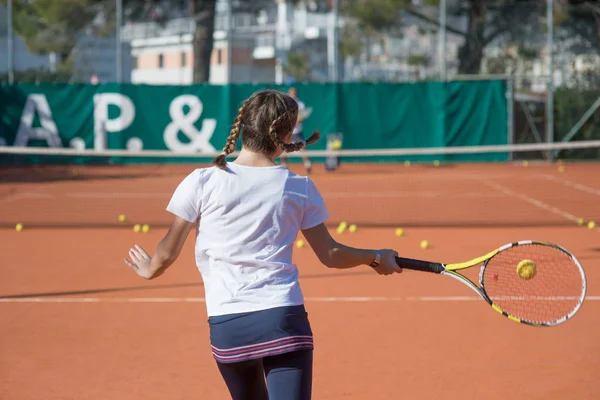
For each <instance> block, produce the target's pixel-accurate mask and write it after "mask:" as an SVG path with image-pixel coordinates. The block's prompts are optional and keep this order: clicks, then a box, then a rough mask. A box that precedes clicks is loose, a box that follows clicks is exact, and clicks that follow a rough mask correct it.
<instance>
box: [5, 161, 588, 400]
mask: <svg viewBox="0 0 600 400" xmlns="http://www.w3.org/2000/svg"><path fill="white" fill-rule="evenodd" d="M191 168H192V167H190V166H173V167H161V166H156V167H142V166H140V167H129V168H118V167H106V168H82V167H78V169H77V172H73V169H72V168H71V167H69V168H62V169H60V168H58V169H57V168H54V169H53V168H49V167H48V168H40V169H36V170H30V169H27V170H14V169H12V170H5V171H3V172H2V173H0V177H2V181H0V226H1V227H0V249H1V252H0V273H1V274H0V277H1V279H0V320H1V321H2V323H1V324H0V354H1V356H0V399H2V400H29V399H32V400H33V399H35V400H39V399H44V400H58V399H60V400H67V399H77V400H79V399H86V400H113V399H114V400H123V399H127V400H136V399H140V400H141V399H143V400H154V399H156V400H158V399H160V400H164V399H169V400H174V399H209V400H212V399H215V400H218V399H227V398H228V393H227V391H226V388H225V385H224V384H223V382H222V380H221V378H220V375H219V374H218V371H217V368H216V367H215V364H214V361H213V358H212V356H211V353H210V347H209V340H208V327H207V323H206V319H207V315H206V311H205V305H204V303H203V296H204V292H203V287H202V280H201V278H200V274H199V273H198V271H197V269H196V266H195V265H194V258H193V238H192V237H190V238H189V240H188V241H187V243H186V246H185V248H184V250H183V253H182V255H181V256H180V258H179V259H178V260H177V262H176V263H175V264H174V265H173V266H172V267H171V269H170V270H168V271H167V273H166V274H165V275H164V276H162V277H161V278H159V279H157V280H154V281H145V280H143V279H142V278H139V277H138V276H137V275H135V274H134V273H133V272H132V271H131V270H130V269H129V268H128V267H127V266H126V265H125V264H124V263H123V258H124V257H125V256H126V255H127V250H128V249H129V247H131V246H132V245H133V244H135V243H139V244H141V245H142V246H144V247H145V248H146V249H148V250H150V251H152V250H153V249H154V246H155V245H156V244H157V242H158V241H159V240H160V239H161V238H162V236H163V235H164V234H165V232H166V227H167V226H168V224H169V222H170V216H169V215H168V214H167V213H166V212H165V211H164V207H165V205H166V202H167V201H168V199H169V196H170V194H171V193H172V191H173V189H174V188H175V186H176V185H177V184H178V183H179V181H181V179H183V177H184V176H185V174H186V173H187V172H190V171H191ZM293 169H294V170H296V171H297V172H299V173H303V171H302V169H301V167H298V166H293ZM599 173H600V165H599V164H577V165H570V164H568V165H567V167H566V170H565V172H562V173H559V172H558V170H557V166H556V165H531V164H530V166H529V167H528V168H527V169H525V168H523V167H521V166H520V165H507V164H505V165H460V166H448V167H444V166H441V167H439V168H433V167H428V166H416V165H414V166H412V167H410V168H408V169H406V168H404V167H403V166H402V165H394V166H386V165H343V166H342V168H341V169H340V170H339V171H337V172H336V173H333V174H331V173H329V174H328V173H325V172H324V171H323V170H322V168H321V166H316V172H315V173H314V175H313V177H312V178H313V179H314V181H315V182H316V184H317V186H318V187H319V188H320V189H321V191H322V193H323V195H324V197H325V200H326V202H327V205H328V207H329V209H330V213H331V227H332V232H333V233H334V235H336V237H337V238H338V239H339V240H340V241H341V242H343V243H345V244H349V245H354V246H360V247H367V248H372V247H387V248H393V249H396V250H398V251H399V252H400V254H401V255H403V256H406V257H412V258H424V259H432V260H439V261H443V262H457V261H465V260H467V259H470V258H473V257H476V256H479V255H481V254H483V253H485V252H487V251H489V250H491V249H493V248H495V247H497V246H498V245H501V244H504V243H506V242H510V241H514V240H520V239H539V240H547V241H551V242H555V243H559V244H561V245H563V246H565V247H566V248H567V249H569V250H571V251H572V252H574V253H575V254H576V255H577V256H578V258H579V259H580V261H581V262H582V264H583V266H584V268H585V269H586V273H587V278H588V296H589V297H588V299H587V300H586V302H585V303H584V305H583V307H582V309H581V311H580V312H579V313H578V314H577V315H576V316H575V318H573V320H571V321H568V322H567V323H565V324H563V325H560V326H557V327H553V328H532V327H528V326H523V325H519V324H516V323H514V322H512V321H509V320H507V319H506V318H504V317H502V316H500V315H499V314H497V313H496V312H494V311H493V310H492V309H491V308H490V307H489V306H488V305H487V304H486V303H485V302H484V301H483V300H479V299H477V298H476V297H475V296H476V295H475V293H474V292H472V291H471V290H470V289H469V288H467V287H466V286H464V285H462V284H461V283H459V282H457V281H455V280H452V279H449V278H447V277H443V276H434V275H429V274H424V273H418V272H412V271H405V272H404V273H403V274H401V275H393V276H389V277H382V276H378V275H376V274H375V273H374V272H373V271H371V270H370V268H369V267H358V268H355V269H352V270H347V271H334V270H328V269H326V268H325V267H323V266H321V265H320V264H319V262H318V260H317V259H316V257H315V256H314V254H313V253H312V251H311V249H310V247H308V246H307V247H304V248H302V249H296V250H295V255H294V260H295V262H296V263H297V264H298V266H299V268H300V271H301V272H300V274H301V282H302V287H303V290H304V294H305V296H306V307H307V310H308V312H309V317H310V320H311V324H312V327H313V331H314V335H315V366H314V385H313V394H314V395H313V398H314V399H369V400H371V399H377V400H383V399H394V400H396V399H442V400H445V399H461V400H471V399H473V400H475V399H478V400H479V399H486V400H494V399H498V400H508V399H511V400H519V399H523V400H525V399H526V400H537V399H540V400H541V399H544V400H558V399H560V400H564V399H578V400H585V399H590V400H591V399H597V398H598V393H600V341H599V340H598V337H599V336H598V335H599V334H598V332H600V297H599V296H600V289H599V285H600V230H598V228H596V229H588V228H587V227H580V226H578V225H577V223H576V221H574V220H573V219H574V218H579V217H582V218H586V220H588V219H596V220H597V222H599V224H598V225H600V215H599V214H600V211H599V209H600V207H599V206H598V205H599V204H600V183H599V182H600V181H599V180H598V179H597V176H598V174H599ZM119 176H121V177H120V178H119V179H115V178H116V177H119ZM123 176H124V177H123ZM121 213H122V214H125V215H126V216H127V221H126V222H125V223H119V222H118V221H117V217H118V215H119V214H121ZM342 220H345V221H346V222H348V223H357V224H358V231H357V232H356V233H344V234H343V235H342V236H338V235H337V234H336V233H335V225H336V224H337V223H338V222H339V221H342ZM16 222H22V223H23V224H24V225H25V229H24V230H23V231H22V232H20V233H17V232H16V231H15V230H14V224H15V223H16ZM135 223H140V224H144V223H149V224H151V231H150V232H149V233H147V234H143V233H139V234H136V233H134V232H133V230H132V228H131V227H132V225H133V224H135ZM396 227H403V228H404V229H405V234H404V236H402V237H396V236H395V235H394V230H395V228H396ZM422 239H427V240H428V241H429V243H430V245H431V247H430V248H429V249H427V250H422V249H421V248H420V247H419V243H420V241H421V240H422ZM476 273H477V271H472V272H470V273H469V274H468V276H469V277H474V274H475V275H476Z"/></svg>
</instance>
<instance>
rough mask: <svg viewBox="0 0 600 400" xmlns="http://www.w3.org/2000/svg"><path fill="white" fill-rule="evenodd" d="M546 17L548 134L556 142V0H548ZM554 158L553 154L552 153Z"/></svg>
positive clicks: (550, 139)
mask: <svg viewBox="0 0 600 400" xmlns="http://www.w3.org/2000/svg"><path fill="white" fill-rule="evenodd" d="M546 3H547V5H546V15H547V16H546V19H547V23H548V35H547V47H548V87H547V92H548V98H547V100H546V118H547V121H546V135H547V139H546V140H547V141H548V143H552V142H554V52H553V45H554V0H547V1H546ZM550 158H551V159H552V158H553V157H552V154H550Z"/></svg>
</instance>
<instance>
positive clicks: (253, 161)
mask: <svg viewBox="0 0 600 400" xmlns="http://www.w3.org/2000/svg"><path fill="white" fill-rule="evenodd" d="M234 163H236V164H239V165H246V166H248V167H272V166H273V165H276V164H275V162H274V161H273V159H272V158H271V157H270V156H268V155H266V154H261V153H254V152H252V151H250V150H248V149H245V148H242V150H241V151H240V154H239V155H238V156H237V158H236V159H235V161H234Z"/></svg>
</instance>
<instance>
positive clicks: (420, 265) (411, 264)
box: [396, 257, 445, 274]
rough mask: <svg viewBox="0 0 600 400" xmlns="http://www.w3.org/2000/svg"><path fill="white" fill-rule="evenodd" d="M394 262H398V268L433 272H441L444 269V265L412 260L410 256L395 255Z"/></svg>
mask: <svg viewBox="0 0 600 400" xmlns="http://www.w3.org/2000/svg"><path fill="white" fill-rule="evenodd" d="M396 263H398V265H399V266H400V268H406V269H412V270H415V271H422V272H431V273H434V274H441V273H442V272H444V270H445V268H444V266H443V265H442V264H440V263H435V262H430V261H422V260H413V259H412V258H402V257H396Z"/></svg>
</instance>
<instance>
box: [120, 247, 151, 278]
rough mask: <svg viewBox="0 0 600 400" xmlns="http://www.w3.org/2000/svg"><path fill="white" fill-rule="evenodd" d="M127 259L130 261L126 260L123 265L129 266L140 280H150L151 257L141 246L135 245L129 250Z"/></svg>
mask: <svg viewBox="0 0 600 400" xmlns="http://www.w3.org/2000/svg"><path fill="white" fill-rule="evenodd" d="M129 257H130V258H131V261H129V260H128V259H127V258H126V259H125V264H127V265H129V266H130V267H131V269H133V270H134V271H135V273H136V274H138V275H139V276H141V277H142V278H144V279H150V278H152V269H151V268H150V266H151V264H152V257H150V256H149V255H148V253H146V251H145V250H144V249H142V247H141V246H139V245H137V244H136V245H135V249H129Z"/></svg>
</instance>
